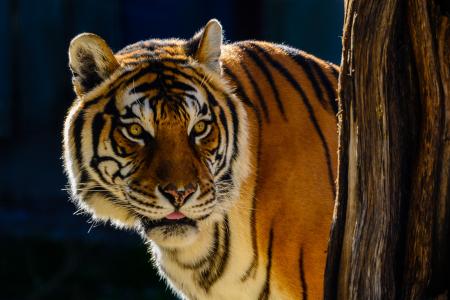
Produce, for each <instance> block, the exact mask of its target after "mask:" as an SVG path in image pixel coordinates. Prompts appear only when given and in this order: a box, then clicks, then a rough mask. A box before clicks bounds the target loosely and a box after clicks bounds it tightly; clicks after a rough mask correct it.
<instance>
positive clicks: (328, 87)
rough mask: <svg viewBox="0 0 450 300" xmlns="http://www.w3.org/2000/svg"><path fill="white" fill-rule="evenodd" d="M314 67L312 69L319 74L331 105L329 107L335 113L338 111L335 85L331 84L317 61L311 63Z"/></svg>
mask: <svg viewBox="0 0 450 300" xmlns="http://www.w3.org/2000/svg"><path fill="white" fill-rule="evenodd" d="M311 65H312V66H313V68H314V71H315V72H316V74H317V75H318V76H319V78H320V81H321V82H322V85H323V86H324V87H325V91H326V92H327V95H328V101H329V104H330V105H331V108H332V109H333V112H334V113H335V114H337V112H338V105H337V101H336V98H337V95H336V88H337V86H336V85H333V84H332V83H331V81H330V80H329V79H328V77H327V75H326V74H325V73H324V71H323V68H322V67H320V66H319V64H317V63H315V62H314V63H312V64H311Z"/></svg>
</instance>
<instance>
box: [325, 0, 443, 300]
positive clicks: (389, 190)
mask: <svg viewBox="0 0 450 300" xmlns="http://www.w3.org/2000/svg"><path fill="white" fill-rule="evenodd" d="M345 2H346V3H345V19H344V34H343V52H342V63H341V74H340V79H339V98H340V113H339V166H338V195H337V200H336V206H335V216H334V220H333V226H332V229H331V236H330V243H329V249H328V260H327V269H326V274H325V291H324V296H325V299H343V300H347V299H448V297H449V296H450V294H449V287H450V264H449V259H450V247H449V240H450V231H449V223H450V19H449V15H450V1H449V0H440V1H438V0H428V1H426V0H383V1H380V0H346V1H345Z"/></svg>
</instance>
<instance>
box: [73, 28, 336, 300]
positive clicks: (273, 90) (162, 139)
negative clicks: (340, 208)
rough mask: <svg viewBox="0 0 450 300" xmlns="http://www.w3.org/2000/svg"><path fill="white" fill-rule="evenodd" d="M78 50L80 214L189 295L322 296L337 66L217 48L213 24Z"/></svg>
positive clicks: (86, 44) (300, 55)
mask: <svg viewBox="0 0 450 300" xmlns="http://www.w3.org/2000/svg"><path fill="white" fill-rule="evenodd" d="M70 51H71V53H70V58H71V68H72V71H73V73H74V88H75V91H76V93H77V95H78V99H77V101H76V102H75V103H74V105H73V106H72V108H71V109H70V112H69V115H68V118H67V120H66V123H65V131H64V151H65V167H66V171H67V174H68V176H69V179H70V183H71V186H72V196H73V199H74V200H76V203H77V205H78V206H79V207H80V208H81V209H83V210H85V211H87V212H88V213H89V214H91V215H92V217H93V218H94V219H100V220H111V221H112V222H114V223H115V224H118V225H119V226H121V227H125V228H131V229H135V230H137V231H138V232H140V233H141V235H142V236H143V238H144V239H146V240H148V241H149V242H150V243H149V244H150V251H151V252H152V255H153V257H154V263H155V266H156V267H157V268H158V271H159V272H160V274H161V275H162V276H163V277H164V278H166V279H167V281H168V283H169V284H170V286H171V287H172V288H173V290H174V291H175V292H176V293H178V294H179V295H180V296H181V297H186V298H188V299H277V300H278V299H299V298H300V299H307V298H310V299H319V298H321V297H322V285H323V275H324V269H325V256H326V254H325V253H326V247H327V241H328V233H329V226H330V223H331V218H332V212H333V206H334V202H333V199H334V178H335V172H336V168H335V162H336V149H337V133H336V110H337V105H336V101H335V99H336V98H337V97H336V86H337V74H338V69H337V67H336V66H334V65H332V64H330V63H327V62H324V61H322V60H320V59H317V58H315V57H313V56H311V55H309V54H306V53H304V52H301V51H298V50H295V49H293V48H289V47H286V46H283V45H276V44H271V43H266V42H257V41H247V42H239V43H234V44H228V45H222V31H221V27H220V24H219V23H218V22H217V21H215V20H213V21H210V22H209V23H208V24H207V25H206V27H205V28H204V29H203V30H202V31H201V32H199V33H198V34H197V35H196V36H194V38H193V39H192V40H191V41H183V40H175V39H174V40H149V41H144V42H139V43H136V44H134V45H130V46H128V47H126V48H124V49H123V50H121V51H119V52H118V53H116V54H115V55H113V54H112V52H111V50H110V49H109V48H108V46H107V45H106V43H105V42H104V41H103V40H101V39H100V38H98V37H96V36H94V35H85V36H80V37H79V38H78V39H77V38H75V39H74V42H72V44H71V50H70ZM199 116H200V117H199ZM202 118H203V119H202ZM205 118H206V119H207V121H206V123H205V121H202V120H205ZM195 122H197V123H195ZM198 124H200V126H198V127H197V125H198ZM130 125H131V127H130ZM195 130H198V132H199V134H198V135H194V134H195ZM185 131H187V133H188V135H189V137H185V136H184V134H185ZM161 132H162V133H163V134H161ZM144 134H145V136H144ZM180 134H181V135H180ZM168 178H169V179H168ZM195 180H199V181H198V183H196V184H195V185H192V184H191V183H192V182H193V181H194V183H195ZM163 182H164V185H163V184H162V183H163ZM172 182H175V183H177V184H178V182H180V183H182V186H185V188H184V189H183V188H181V189H178V190H170V189H168V190H167V189H166V188H168V187H171V186H174V184H172ZM187 183H189V184H187ZM188 187H189V195H188V196H186V197H185V196H183V197H182V198H179V197H180V195H182V194H185V195H187V194H186V193H188V192H187V190H188ZM194 187H196V189H194ZM91 188H92V190H90V189H91ZM175 188H177V187H176V186H175ZM102 190H104V192H102ZM173 195H175V196H173ZM211 195H212V196H211ZM207 196H208V197H209V196H211V197H210V198H208V197H207ZM174 197H175V198H174ZM180 199H181V200H180ZM183 199H189V200H186V201H185V202H183V201H184V200H183ZM169 200H170V201H169ZM169 202H170V203H169ZM164 216H165V217H164Z"/></svg>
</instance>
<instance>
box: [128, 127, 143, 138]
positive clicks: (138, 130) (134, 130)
mask: <svg viewBox="0 0 450 300" xmlns="http://www.w3.org/2000/svg"><path fill="white" fill-rule="evenodd" d="M143 131H144V129H142V126H141V125H139V124H131V125H130V126H128V132H129V133H130V134H131V135H132V136H135V137H137V136H140V135H141V134H142V132H143Z"/></svg>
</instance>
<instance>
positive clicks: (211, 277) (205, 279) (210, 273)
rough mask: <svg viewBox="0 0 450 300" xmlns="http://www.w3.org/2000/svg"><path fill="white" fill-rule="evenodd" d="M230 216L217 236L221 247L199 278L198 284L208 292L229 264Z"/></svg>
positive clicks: (226, 218) (226, 217) (226, 216)
mask: <svg viewBox="0 0 450 300" xmlns="http://www.w3.org/2000/svg"><path fill="white" fill-rule="evenodd" d="M228 225H229V224H228V215H225V219H224V221H223V223H222V226H221V230H219V235H218V236H215V239H216V240H218V241H219V242H220V246H219V247H218V249H217V251H216V252H215V253H214V252H212V253H214V254H215V255H213V256H211V259H210V260H209V264H208V265H206V266H205V267H204V268H203V269H202V270H201V272H200V273H199V274H198V275H199V276H197V283H198V285H199V286H201V287H202V288H203V289H204V290H205V291H206V292H208V291H209V289H210V288H211V286H212V285H213V284H214V283H215V282H216V281H217V280H218V279H219V278H220V277H221V276H222V274H223V272H224V270H225V266H226V264H227V262H228V257H229V251H230V232H229V230H228Z"/></svg>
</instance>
